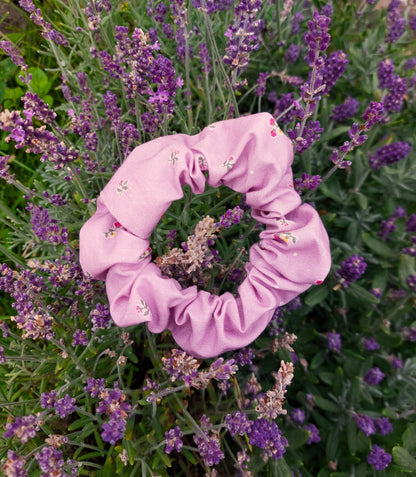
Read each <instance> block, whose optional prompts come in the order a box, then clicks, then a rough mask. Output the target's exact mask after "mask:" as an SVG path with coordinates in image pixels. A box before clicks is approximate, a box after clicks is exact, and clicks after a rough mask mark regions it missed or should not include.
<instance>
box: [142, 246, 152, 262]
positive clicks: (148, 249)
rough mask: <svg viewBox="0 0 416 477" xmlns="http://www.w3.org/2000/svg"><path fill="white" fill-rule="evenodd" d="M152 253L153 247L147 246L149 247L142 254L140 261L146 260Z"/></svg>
mask: <svg viewBox="0 0 416 477" xmlns="http://www.w3.org/2000/svg"><path fill="white" fill-rule="evenodd" d="M151 253H152V249H151V248H150V247H147V249H146V250H145V251H144V252H143V253H142V254H141V255H140V257H139V261H141V260H144V259H145V258H146V257H148V256H149V255H150V254H151Z"/></svg>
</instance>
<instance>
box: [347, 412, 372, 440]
mask: <svg viewBox="0 0 416 477" xmlns="http://www.w3.org/2000/svg"><path fill="white" fill-rule="evenodd" d="M353 417H354V421H355V423H356V424H357V427H358V429H360V431H361V432H363V433H364V434H365V435H366V436H367V437H368V436H371V435H373V434H375V433H376V426H375V423H374V419H372V418H371V417H370V416H367V414H355V415H354V416H353Z"/></svg>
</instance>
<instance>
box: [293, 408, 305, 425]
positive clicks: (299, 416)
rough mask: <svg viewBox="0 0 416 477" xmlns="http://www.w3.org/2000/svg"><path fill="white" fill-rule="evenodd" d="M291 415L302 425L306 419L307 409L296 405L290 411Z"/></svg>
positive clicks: (297, 423) (294, 420)
mask: <svg viewBox="0 0 416 477" xmlns="http://www.w3.org/2000/svg"><path fill="white" fill-rule="evenodd" d="M290 417H291V419H292V421H293V422H294V423H295V424H296V425H298V426H300V425H301V424H303V422H304V421H305V411H304V410H303V409H300V408H296V407H294V408H293V409H292V411H291V412H290Z"/></svg>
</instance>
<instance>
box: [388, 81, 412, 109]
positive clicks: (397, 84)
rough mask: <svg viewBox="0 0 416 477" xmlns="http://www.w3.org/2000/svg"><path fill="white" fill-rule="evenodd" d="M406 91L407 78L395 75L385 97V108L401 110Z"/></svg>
mask: <svg viewBox="0 0 416 477" xmlns="http://www.w3.org/2000/svg"><path fill="white" fill-rule="evenodd" d="M406 93H407V85H406V78H401V77H400V76H399V75H396V76H394V78H393V81H392V83H391V85H390V89H389V92H388V94H387V95H386V97H385V98H384V108H385V110H386V111H392V112H399V111H401V109H402V107H403V103H404V98H405V95H406Z"/></svg>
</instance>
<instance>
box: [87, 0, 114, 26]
mask: <svg viewBox="0 0 416 477" xmlns="http://www.w3.org/2000/svg"><path fill="white" fill-rule="evenodd" d="M103 10H105V11H106V12H110V11H111V2H110V0H100V1H93V2H88V3H87V6H86V7H85V8H84V9H83V12H84V13H85V15H86V16H87V18H88V29H89V30H91V31H96V30H98V26H99V25H100V23H101V15H100V14H101V13H102V11H103Z"/></svg>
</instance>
